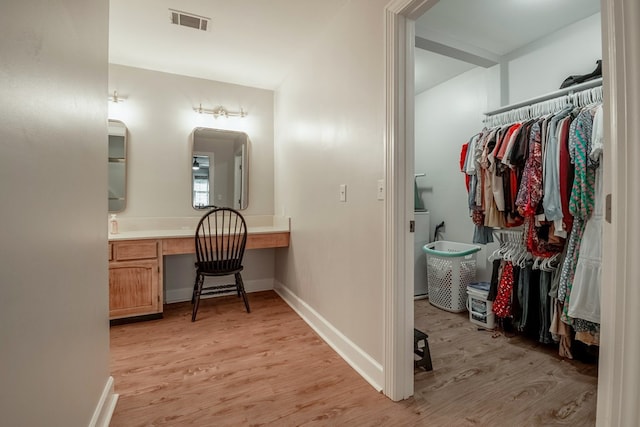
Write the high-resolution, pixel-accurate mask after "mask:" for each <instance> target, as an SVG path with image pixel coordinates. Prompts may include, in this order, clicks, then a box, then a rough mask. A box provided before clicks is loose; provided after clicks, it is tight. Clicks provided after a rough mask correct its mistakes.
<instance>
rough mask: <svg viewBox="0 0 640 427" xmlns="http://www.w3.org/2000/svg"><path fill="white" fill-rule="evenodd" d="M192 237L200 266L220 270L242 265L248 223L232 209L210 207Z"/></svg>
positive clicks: (214, 270)
mask: <svg viewBox="0 0 640 427" xmlns="http://www.w3.org/2000/svg"><path fill="white" fill-rule="evenodd" d="M195 238H196V242H195V243H196V258H197V262H198V267H199V268H202V269H205V270H207V271H210V272H221V273H222V272H225V271H233V270H237V269H239V268H240V267H242V257H243V256H244V249H245V246H246V244H247V224H246V222H245V221H244V218H243V216H242V215H241V214H240V212H238V211H236V210H235V209H231V208H215V209H212V210H210V211H209V212H207V213H206V214H205V215H204V216H203V217H202V218H201V219H200V221H199V222H198V226H197V228H196V235H195Z"/></svg>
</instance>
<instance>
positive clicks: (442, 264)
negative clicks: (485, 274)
mask: <svg viewBox="0 0 640 427" xmlns="http://www.w3.org/2000/svg"><path fill="white" fill-rule="evenodd" d="M422 250H423V251H424V252H425V253H426V256H427V278H428V280H427V283H428V288H429V302H430V303H431V305H434V306H436V307H438V308H441V309H443V310H447V311H451V312H453V313H461V312H463V311H465V310H466V308H467V285H468V284H470V283H472V282H474V281H475V279H476V252H478V251H479V250H480V246H477V245H469V244H466V243H456V242H447V241H444V240H440V241H437V242H432V243H429V244H426V245H424V246H423V247H422Z"/></svg>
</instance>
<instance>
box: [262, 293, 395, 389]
mask: <svg viewBox="0 0 640 427" xmlns="http://www.w3.org/2000/svg"><path fill="white" fill-rule="evenodd" d="M274 290H275V291H276V292H277V294H278V295H280V297H281V298H282V299H283V300H284V301H285V302H286V303H287V304H289V306H290V307H291V308H292V309H293V310H294V311H295V312H296V313H298V315H299V316H300V317H301V318H302V319H303V320H304V321H305V322H307V324H308V325H309V326H311V328H312V329H313V330H314V331H316V333H317V334H318V335H320V337H321V338H322V339H323V340H324V341H325V342H326V343H327V344H329V345H330V346H331V348H333V349H334V350H335V351H336V352H337V353H338V354H339V355H340V357H342V358H343V359H344V360H345V361H346V362H347V363H348V364H349V365H350V366H351V367H352V368H353V369H355V370H356V372H358V373H359V374H360V375H361V376H362V377H363V378H364V379H365V380H366V381H367V382H368V383H369V384H371V385H372V386H373V388H375V389H376V390H377V391H382V384H383V381H384V372H383V369H382V365H381V364H380V363H378V362H376V361H375V360H374V359H373V358H372V357H371V356H369V354H367V353H366V352H364V351H363V350H362V349H361V348H360V347H358V346H357V345H356V344H354V343H353V342H352V341H351V340H350V339H349V338H347V337H346V336H345V335H344V334H342V332H340V331H339V330H338V329H336V328H335V327H334V326H333V325H332V324H331V323H329V322H328V321H327V319H325V318H324V317H322V316H321V315H320V314H319V313H318V312H317V311H315V310H314V309H313V308H312V307H311V306H310V305H309V304H307V303H306V302H304V301H303V300H301V299H300V298H298V296H297V295H295V294H294V293H293V292H291V291H290V290H289V289H288V288H287V287H286V286H284V285H283V284H282V283H280V282H278V281H276V282H275V284H274Z"/></svg>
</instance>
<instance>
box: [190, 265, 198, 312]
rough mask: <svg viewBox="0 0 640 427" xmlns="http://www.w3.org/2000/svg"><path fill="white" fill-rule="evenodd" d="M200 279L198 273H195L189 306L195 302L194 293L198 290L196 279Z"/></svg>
mask: <svg viewBox="0 0 640 427" xmlns="http://www.w3.org/2000/svg"><path fill="white" fill-rule="evenodd" d="M199 278H200V275H199V274H198V273H196V281H195V283H194V284H193V292H192V293H191V305H193V303H195V302H196V291H197V290H198V279H199Z"/></svg>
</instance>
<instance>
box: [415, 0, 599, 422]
mask: <svg viewBox="0 0 640 427" xmlns="http://www.w3.org/2000/svg"><path fill="white" fill-rule="evenodd" d="M601 39H602V27H601V15H600V2H599V1H598V0H566V1H562V2H551V1H544V2H540V1H525V0H518V1H503V0H487V1H482V2H478V1H474V0H443V1H439V2H437V3H436V4H435V5H434V6H433V7H431V8H430V9H429V10H428V11H427V12H426V13H425V14H424V15H423V16H422V17H421V18H420V19H418V20H417V22H416V49H415V152H414V160H415V162H414V163H415V174H416V175H422V174H424V175H423V176H421V177H420V178H416V180H415V191H416V207H420V208H422V209H420V210H425V211H428V212H429V219H430V228H429V230H428V232H427V237H426V240H427V241H429V242H433V241H434V240H439V241H440V240H442V241H448V242H457V243H463V244H468V245H477V246H479V247H480V248H481V249H480V250H479V251H478V252H477V253H476V254H475V255H474V257H475V258H474V259H475V279H474V281H475V282H480V283H485V284H486V291H487V297H486V298H485V300H484V301H483V303H485V304H486V306H484V307H485V309H486V307H488V310H489V312H488V313H487V316H489V315H490V317H491V319H490V320H491V321H490V322H489V321H488V320H487V319H485V318H482V319H481V321H482V322H486V323H485V324H486V325H488V326H487V327H482V326H481V325H482V324H483V323H482V322H477V321H476V322H475V323H472V321H471V319H472V316H470V315H469V313H468V312H467V310H464V309H463V310H462V311H460V310H446V309H442V308H439V307H438V306H437V304H433V303H430V296H429V293H430V292H431V291H432V287H431V286H429V283H426V278H427V274H426V271H425V274H424V279H423V280H422V281H421V283H418V284H416V300H415V313H414V316H415V328H416V329H419V330H420V331H423V332H425V333H426V334H427V335H428V336H429V338H428V346H429V349H430V354H431V359H432V366H433V370H432V371H425V370H424V369H419V368H417V369H416V370H415V398H416V399H418V400H421V399H424V400H426V401H429V402H432V404H431V406H432V407H433V416H434V420H437V419H438V416H439V414H444V413H446V412H447V411H452V410H458V409H459V408H458V406H459V405H463V403H462V402H464V404H466V405H467V406H468V408H469V413H470V414H471V415H470V417H469V419H468V421H469V423H470V424H474V423H475V424H478V425H495V419H493V418H492V417H495V416H496V415H499V416H501V417H503V418H502V420H503V421H504V423H503V425H552V424H556V423H565V424H567V425H594V424H595V413H596V389H597V375H598V374H597V364H598V345H599V334H600V332H599V331H600V327H599V317H600V289H601V275H600V264H601V251H602V249H601V242H602V225H601V224H602V221H603V218H604V217H605V215H606V212H605V211H606V209H605V208H606V206H605V197H604V195H603V194H602V179H603V178H602V175H603V167H602V163H603V161H602V156H603V153H602V151H603V150H602V149H603V113H602V103H603V93H602V63H601V61H602V41H601ZM605 154H606V153H605ZM416 215H417V212H416ZM416 223H417V222H416ZM436 227H438V228H437V230H436ZM421 268H422V267H421ZM418 276H419V275H418V274H416V277H418ZM454 276H455V275H454ZM416 281H418V279H416ZM454 286H455V284H454ZM423 288H426V289H427V292H426V295H424V294H423V293H421V292H418V289H423ZM465 290H466V289H465ZM466 308H470V307H466ZM443 419H444V418H443ZM434 425H435V424H434Z"/></svg>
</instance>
